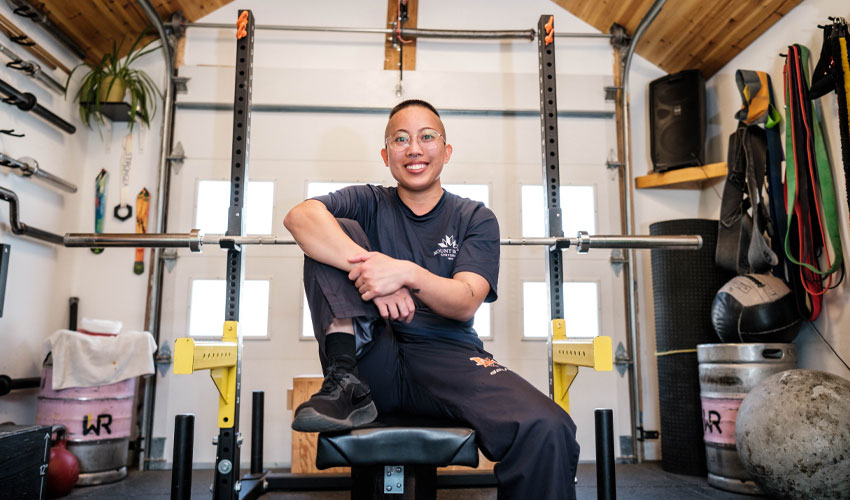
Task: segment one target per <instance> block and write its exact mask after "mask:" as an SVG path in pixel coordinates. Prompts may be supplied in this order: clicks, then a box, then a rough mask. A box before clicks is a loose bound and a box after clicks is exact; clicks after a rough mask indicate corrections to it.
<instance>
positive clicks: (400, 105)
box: [389, 99, 440, 118]
mask: <svg viewBox="0 0 850 500" xmlns="http://www.w3.org/2000/svg"><path fill="white" fill-rule="evenodd" d="M411 106H422V107H423V108H425V109H427V110H428V111H430V112H432V113H434V114H435V115H437V117H438V118H439V117H440V113H439V112H438V111H437V108H435V107H434V106H432V105H431V103H429V102H427V101H423V100H422V99H407V100H406V101H401V102H400V103H398V104H396V105H395V107H393V109H391V110H390V116H389V117H390V118H392V117H393V116H394V115H395V114H396V113H398V112H399V111H401V110H402V109H404V108H409V107H411Z"/></svg>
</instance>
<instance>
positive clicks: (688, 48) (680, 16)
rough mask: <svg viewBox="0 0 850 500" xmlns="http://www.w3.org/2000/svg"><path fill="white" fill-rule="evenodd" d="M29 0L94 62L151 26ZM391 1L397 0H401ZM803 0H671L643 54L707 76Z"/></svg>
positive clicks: (131, 7)
mask: <svg viewBox="0 0 850 500" xmlns="http://www.w3.org/2000/svg"><path fill="white" fill-rule="evenodd" d="M16 1H21V0H16ZM24 1H26V2H27V3H29V4H30V5H32V6H33V7H35V8H36V9H38V10H40V11H41V12H42V13H44V14H46V15H47V17H48V18H49V19H50V20H51V21H52V22H53V23H54V24H56V25H57V26H58V27H59V28H60V29H62V30H63V31H64V32H65V33H66V34H68V35H69V37H70V38H71V39H72V40H74V41H75V42H76V43H77V44H78V45H79V46H80V47H82V48H83V49H84V50H85V51H86V52H87V54H88V57H87V61H88V62H90V63H92V62H95V61H97V60H99V59H100V58H101V57H102V56H103V54H104V53H106V52H108V51H110V50H111V49H112V43H113V41H116V42H121V40H126V41H125V43H124V47H123V50H122V51H121V52H122V55H123V54H125V53H126V52H127V50H128V49H129V48H130V47H129V46H130V45H131V43H132V42H133V41H134V40H135V38H136V37H137V36H138V34H139V33H141V31H142V30H143V29H144V27H145V26H147V25H148V19H147V17H146V16H145V14H144V12H143V11H142V9H141V8H140V7H139V5H138V3H137V2H136V0H84V1H83V0H80V1H71V0H24ZM231 1H232V0H151V3H152V5H153V6H154V8H156V10H157V12H158V13H159V15H160V17H161V18H162V19H164V20H168V19H170V18H171V16H172V14H174V13H175V12H177V11H180V12H182V13H183V14H184V15H185V16H186V18H187V19H188V21H189V22H193V21H195V20H197V19H199V18H201V17H203V16H205V15H207V14H209V13H210V12H213V11H214V10H216V9H218V8H219V7H221V6H223V5H226V4H228V3H230V2H231ZM388 1H389V2H391V3H393V4H395V0H388ZM423 1H426V2H427V0H423ZM552 1H553V2H555V3H556V4H557V5H559V6H561V7H563V8H564V9H566V10H568V11H569V12H571V13H572V14H574V15H576V16H577V17H579V18H581V19H582V20H584V21H585V22H587V23H589V24H590V25H592V26H594V27H595V28H596V29H598V30H599V31H601V32H603V33H607V32H608V31H609V29H610V28H611V25H612V24H614V23H619V24H621V25H622V26H624V27H625V28H626V31H627V32H628V33H630V34H631V33H634V31H635V29H636V28H637V26H638V24H639V23H640V21H641V19H642V18H643V16H644V14H645V13H646V11H647V10H648V9H649V8H650V6H651V5H652V4H653V1H654V0H552ZM800 1H801V0H671V1H669V2H667V4H666V5H665V6H664V8H663V9H662V10H661V13H660V14H659V15H658V17H657V18H656V19H655V21H654V22H653V23H652V25H650V27H649V29H648V30H647V31H646V33H644V35H643V37H642V38H641V41H640V44H639V45H638V47H637V53H638V54H640V55H641V56H643V57H644V58H646V59H647V60H649V61H651V62H652V63H654V64H656V65H657V66H659V67H660V68H661V69H663V70H665V71H667V72H668V73H675V72H677V71H681V70H683V69H699V70H701V71H702V74H703V76H704V77H706V78H708V77H710V76H711V75H713V74H714V73H715V72H716V71H717V70H719V69H720V68H722V67H723V66H724V65H725V64H726V63H727V62H729V61H730V60H731V59H732V58H734V57H735V56H736V55H737V54H738V53H739V52H741V51H742V50H743V49H744V48H745V47H746V46H747V45H749V44H750V43H751V42H752V41H753V40H755V39H756V38H758V37H759V36H760V35H761V34H762V33H764V32H765V31H766V30H767V29H768V28H769V27H770V26H772V25H773V24H774V23H775V22H776V21H778V20H779V19H781V18H782V16H784V15H785V14H787V13H788V12H789V11H790V10H791V9H792V8H794V6H796V5H797V4H798V3H800ZM15 19H16V23H17V24H18V26H20V27H21V28H22V29H23V30H24V31H27V30H36V29H38V28H35V27H34V25H33V24H32V23H31V22H29V21H27V20H25V19H23V18H18V17H17V16H16V17H15ZM18 19H19V20H18ZM376 21H378V20H376ZM376 26H377V22H376ZM429 27H430V28H440V26H429ZM471 27H472V26H471ZM516 28H520V27H516ZM150 38H151V39H153V38H155V35H153V34H152V35H151V37H150Z"/></svg>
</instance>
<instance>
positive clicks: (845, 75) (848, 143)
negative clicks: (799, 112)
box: [809, 18, 850, 207]
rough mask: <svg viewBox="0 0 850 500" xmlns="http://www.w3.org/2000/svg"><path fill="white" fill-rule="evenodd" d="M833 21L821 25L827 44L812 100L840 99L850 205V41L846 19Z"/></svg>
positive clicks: (814, 75)
mask: <svg viewBox="0 0 850 500" xmlns="http://www.w3.org/2000/svg"><path fill="white" fill-rule="evenodd" d="M832 19H833V23H832V24H827V25H826V26H821V28H822V29H823V47H822V48H821V54H820V59H819V60H818V62H817V65H816V66H815V69H814V71H813V72H812V87H811V90H810V93H809V97H810V98H811V99H817V98H819V97H821V96H824V95H827V94H829V93H830V92H832V91H835V93H836V100H837V101H838V133H839V136H840V137H841V159H842V163H843V165H844V185H845V193H846V194H847V199H846V201H847V205H848V207H850V110H848V102H850V61H848V54H847V44H848V40H850V33H848V27H847V23H846V21H845V20H844V19H843V18H832Z"/></svg>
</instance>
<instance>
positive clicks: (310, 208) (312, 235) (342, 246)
mask: <svg viewBox="0 0 850 500" xmlns="http://www.w3.org/2000/svg"><path fill="white" fill-rule="evenodd" d="M283 225H284V226H286V229H287V230H289V232H290V233H291V234H292V237H293V238H294V239H295V242H296V243H298V246H299V247H301V250H303V251H304V253H305V254H307V256H309V257H310V258H312V259H314V260H316V261H319V262H321V263H323V264H328V265H330V266H333V267H336V268H337V269H342V270H343V271H350V270H351V269H353V268H354V264H352V263H350V262H349V261H348V259H347V257H348V256H350V255H356V254H358V253H362V252H365V249H363V247H361V246H360V245H358V244H357V243H355V242H354V241H353V240H352V239H351V238H349V237H348V235H347V234H345V232H344V231H343V230H342V228H341V227H340V226H339V223H338V222H337V220H336V218H335V217H334V216H333V214H331V213H330V212H328V210H327V208H326V207H325V205H324V204H323V203H322V202H320V201H317V200H307V201H304V202H302V203H299V204H298V205H297V206H295V208H293V209H292V210H290V211H289V213H288V214H286V217H285V218H284V219H283Z"/></svg>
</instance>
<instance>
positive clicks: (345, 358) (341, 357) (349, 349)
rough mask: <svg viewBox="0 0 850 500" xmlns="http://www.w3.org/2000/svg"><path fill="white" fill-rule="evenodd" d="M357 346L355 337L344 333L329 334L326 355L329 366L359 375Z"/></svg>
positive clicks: (326, 339)
mask: <svg viewBox="0 0 850 500" xmlns="http://www.w3.org/2000/svg"><path fill="white" fill-rule="evenodd" d="M356 349H357V346H356V344H355V343H354V335H352V334H350V333H344V332H334V333H329V334H328V335H327V336H326V337H325V355H326V356H327V358H328V365H336V366H339V367H342V368H345V369H347V370H348V371H350V372H353V373H354V374H357V351H356Z"/></svg>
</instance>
